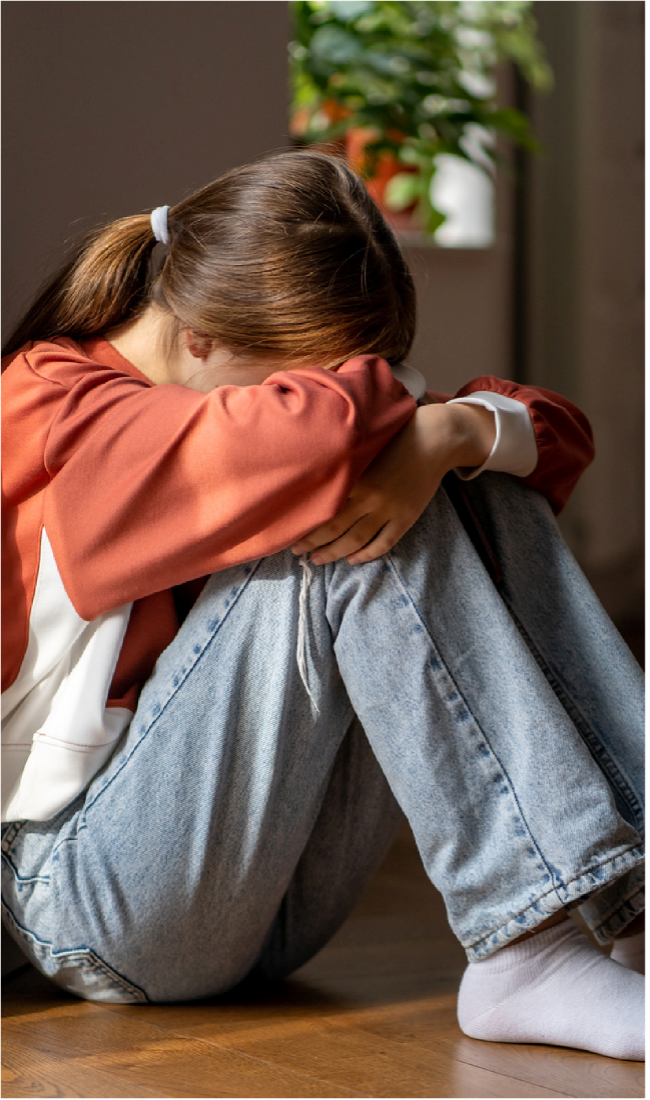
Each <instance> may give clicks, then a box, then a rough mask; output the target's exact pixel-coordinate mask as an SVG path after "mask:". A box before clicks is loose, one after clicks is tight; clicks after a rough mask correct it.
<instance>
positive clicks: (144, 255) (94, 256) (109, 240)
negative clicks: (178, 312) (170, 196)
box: [2, 214, 156, 356]
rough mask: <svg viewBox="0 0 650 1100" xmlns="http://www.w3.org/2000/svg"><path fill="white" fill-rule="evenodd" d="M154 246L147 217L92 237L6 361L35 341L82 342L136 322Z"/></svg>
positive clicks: (22, 324) (22, 328) (10, 346)
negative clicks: (64, 339) (65, 338)
mask: <svg viewBox="0 0 650 1100" xmlns="http://www.w3.org/2000/svg"><path fill="white" fill-rule="evenodd" d="M155 243H156V239H155V237H154V235H153V230H152V228H151V221H150V219H149V215H148V214H137V215H135V216H134V217H130V218H121V219H120V220H119V221H116V222H112V223H111V224H110V225H107V226H105V227H104V228H103V229H100V230H97V231H95V232H94V233H92V234H90V236H88V237H86V238H85V239H84V240H83V241H82V242H81V244H80V245H78V246H77V248H76V249H75V251H74V253H73V255H72V256H71V257H70V258H69V259H68V260H67V261H66V262H65V264H64V265H63V266H62V267H61V268H60V269H59V271H57V273H56V275H54V276H53V278H51V279H50V281H49V282H48V283H47V284H46V285H45V286H44V288H43V290H42V291H41V292H40V294H39V295H38V297H37V299H36V301H35V302H34V303H33V305H32V306H31V308H30V309H29V310H28V311H27V313H26V314H25V316H24V317H23V318H22V319H21V320H20V321H19V322H18V324H17V325H16V327H15V329H14V331H13V332H12V333H11V335H10V336H9V338H8V339H7V341H6V342H5V344H4V346H3V348H2V354H3V356H4V355H9V354H11V353H12V352H14V351H18V349H19V348H21V347H22V346H23V344H26V343H27V342H28V341H30V340H51V339H52V338H53V337H54V336H71V337H72V338H73V339H79V338H81V337H83V336H89V335H91V333H95V332H101V331H103V330H105V329H109V328H113V327H115V326H117V325H119V324H122V323H123V322H125V321H127V320H129V319H131V318H133V317H134V316H135V315H136V314H137V313H138V311H139V309H140V308H141V307H142V306H143V305H144V304H145V301H146V299H147V297H148V289H149V285H148V273H149V260H150V257H151V253H152V251H153V247H154V245H155Z"/></svg>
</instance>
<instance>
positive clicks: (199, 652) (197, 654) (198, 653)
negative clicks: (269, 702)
mask: <svg viewBox="0 0 650 1100" xmlns="http://www.w3.org/2000/svg"><path fill="white" fill-rule="evenodd" d="M259 564H260V562H259V561H256V562H254V563H252V565H251V566H250V572H249V573H248V574H247V575H246V577H245V579H244V580H243V582H242V584H241V586H240V588H239V590H238V592H237V595H236V596H235V597H234V598H233V600H232V601H231V603H229V604H228V606H227V607H226V608H225V609H224V614H223V616H222V618H221V619H220V620H219V622H218V625H217V623H216V622H212V623H211V624H210V627H209V629H211V628H214V629H213V632H212V633H211V634H210V637H209V638H208V639H207V640H206V641H205V643H204V644H203V645H202V646H196V645H195V646H194V650H193V655H194V659H193V660H190V662H189V664H188V665H187V667H186V668H185V669H184V670H183V673H182V674H181V675H180V676H179V677H178V678H177V679H176V681H175V682H174V683H173V685H172V691H171V692H170V694H169V696H168V698H167V699H166V700H165V703H164V704H163V705H162V706H161V707H159V708H158V709H157V710H156V712H155V713H152V714H151V715H150V718H149V720H148V723H147V725H146V726H145V727H144V728H143V729H142V731H141V733H140V736H139V737H138V740H137V741H136V742H135V744H134V745H132V746H131V750H130V752H129V754H128V756H125V757H124V759H123V760H122V762H121V764H120V766H119V767H118V768H117V769H116V770H115V772H114V773H113V775H111V777H110V779H108V780H107V781H106V783H105V784H104V786H103V787H102V788H101V790H99V791H97V793H96V795H95V797H94V798H93V799H92V800H88V801H86V803H85V805H84V807H83V810H82V814H84V815H85V813H86V811H87V810H89V809H90V808H91V807H92V806H94V804H95V802H97V800H98V799H99V798H101V796H102V795H103V794H104V792H105V791H107V790H108V789H109V787H110V786H111V784H112V783H113V782H114V781H115V779H117V777H118V775H119V774H120V772H121V771H122V770H123V768H125V767H126V765H127V763H128V762H129V761H130V759H131V757H132V756H133V755H134V753H135V752H136V751H137V750H138V748H139V747H140V745H141V744H142V742H143V741H144V739H145V737H146V736H147V735H148V734H149V733H150V732H151V730H152V728H153V726H154V725H155V723H156V722H157V721H158V719H159V718H160V717H161V716H162V715H163V714H164V713H165V711H166V709H167V707H168V706H169V705H170V703H171V701H172V699H173V698H174V697H175V696H176V695H177V693H178V692H179V690H180V689H181V687H182V686H183V684H184V683H185V681H186V680H187V678H188V676H189V675H190V673H191V671H192V669H193V668H194V667H195V665H196V664H197V663H198V661H199V659H200V658H201V657H202V656H203V654H204V652H205V650H206V649H207V647H208V646H209V645H211V643H212V642H213V641H214V639H215V637H216V636H217V634H218V633H219V631H220V630H221V628H222V626H223V624H224V623H225V621H226V619H227V618H228V616H229V615H230V613H231V611H232V609H233V607H234V606H235V604H236V603H237V602H238V600H239V598H240V596H241V594H242V592H243V591H244V589H245V588H246V587H247V586H248V583H249V581H250V580H251V579H252V577H253V576H254V575H255V571H256V569H257V568H258V566H259ZM79 827H80V828H83V822H81V823H80V826H79ZM66 839H68V838H66ZM61 843H63V841H61ZM59 847H60V844H57V845H55V847H54V848H53V850H52V854H54V852H55V851H57V850H58V848H59Z"/></svg>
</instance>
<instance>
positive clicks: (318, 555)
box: [291, 513, 417, 565]
mask: <svg viewBox="0 0 650 1100" xmlns="http://www.w3.org/2000/svg"><path fill="white" fill-rule="evenodd" d="M416 519H417V515H415V514H413V515H409V516H408V517H406V516H401V517H399V518H397V519H396V518H394V517H393V518H391V519H388V520H386V521H385V522H384V520H383V518H380V517H379V516H378V515H377V513H372V514H370V515H367V516H363V517H362V518H361V519H359V520H357V521H356V522H355V523H353V524H352V526H350V527H348V529H347V530H346V531H344V532H343V533H342V534H341V535H340V536H339V537H338V538H334V539H332V541H331V542H329V543H322V542H318V544H317V545H316V546H315V547H314V548H313V552H312V555H311V561H312V562H313V564H314V565H327V564H328V563H330V562H334V561H340V560H341V559H342V558H347V559H348V561H349V562H350V564H351V565H360V564H363V563H364V562H369V561H375V559H376V558H380V557H381V555H382V554H385V553H386V552H387V551H388V550H391V549H392V548H393V546H395V544H396V543H397V542H399V540H400V539H401V537H402V535H404V534H405V533H406V532H407V531H408V529H409V527H412V525H413V524H414V523H415V520H416ZM328 527H330V525H329V524H324V525H323V526H322V527H320V528H317V530H316V531H312V532H311V533H310V535H308V536H306V537H305V538H304V539H301V540H300V542H299V543H296V545H295V546H292V548H291V549H292V550H293V552H294V553H302V554H304V553H307V552H308V551H309V549H310V546H309V545H308V544H309V543H311V542H312V539H313V537H314V536H316V535H317V534H318V533H320V532H323V531H325V530H326V528H328ZM319 537H320V535H319ZM303 546H304V549H299V547H303Z"/></svg>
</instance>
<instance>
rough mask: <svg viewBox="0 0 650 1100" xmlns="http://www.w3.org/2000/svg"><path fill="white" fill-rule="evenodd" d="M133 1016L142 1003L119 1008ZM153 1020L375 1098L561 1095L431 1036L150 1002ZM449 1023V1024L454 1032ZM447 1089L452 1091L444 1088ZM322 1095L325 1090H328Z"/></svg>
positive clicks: (142, 1011)
mask: <svg viewBox="0 0 650 1100" xmlns="http://www.w3.org/2000/svg"><path fill="white" fill-rule="evenodd" d="M123 1011H124V1012H125V1014H126V1013H128V1014H131V1013H132V1012H133V1013H136V1014H137V1015H138V1016H139V1017H140V1018H142V1017H143V1014H145V1013H147V1012H148V1011H149V1010H148V1009H147V1007H144V1006H133V1009H131V1008H129V1009H127V1008H124V1009H123ZM152 1011H153V1019H155V1021H156V1023H157V1025H158V1026H159V1027H161V1028H163V1029H174V1031H176V1030H177V1029H178V1030H179V1031H180V1033H181V1034H186V1035H187V1034H191V1035H193V1036H197V1037H198V1036H200V1038H201V1039H202V1040H203V1041H208V1042H211V1043H214V1044H216V1045H218V1046H219V1047H222V1048H226V1049H230V1050H233V1051H237V1052H240V1053H247V1054H249V1055H252V1056H254V1057H256V1058H259V1059H261V1060H265V1061H266V1060H268V1061H273V1063H274V1064H276V1065H280V1066H282V1067H283V1068H285V1069H291V1070H293V1071H296V1072H299V1073H309V1072H312V1073H316V1074H317V1075H318V1077H319V1078H320V1079H321V1080H326V1081H327V1082H329V1085H330V1086H334V1087H338V1088H343V1087H346V1088H347V1089H348V1090H356V1091H365V1092H369V1093H370V1095H372V1096H376V1097H381V1096H404V1097H407V1096H456V1095H458V1096H522V1097H523V1096H564V1095H566V1093H565V1092H563V1091H557V1090H551V1089H548V1088H545V1087H543V1086H540V1085H539V1084H529V1083H527V1082H525V1081H522V1080H517V1081H512V1080H509V1079H508V1078H507V1077H504V1076H503V1075H502V1074H499V1073H498V1071H497V1072H495V1071H492V1070H489V1069H483V1068H480V1067H476V1066H473V1065H471V1064H465V1063H455V1061H454V1058H453V1050H452V1047H453V1044H450V1043H449V1042H445V1041H443V1040H441V1039H440V1038H439V1037H435V1038H432V1039H431V1042H430V1043H429V1044H428V1046H427V1047H425V1046H423V1045H417V1044H408V1043H404V1042H394V1041H393V1040H390V1039H388V1040H387V1039H386V1038H385V1037H380V1036H378V1035H376V1034H373V1033H372V1032H370V1031H366V1030H364V1029H362V1028H361V1027H354V1026H351V1025H350V1024H348V1023H343V1024H342V1023H341V1022H340V1021H339V1020H338V1019H336V1018H335V1019H323V1018H322V1017H319V1016H313V1015H312V1016H310V1017H308V1018H306V1017H304V1016H303V1017H302V1018H300V1017H296V1016H295V1015H294V1016H293V1017H292V1018H287V1017H285V1016H283V1015H281V1014H278V1013H277V1012H276V1013H273V1012H269V1013H267V1014H266V1015H265V1016H262V1015H261V1014H260V1013H259V1012H256V1013H255V1014H254V1017H251V1016H250V1015H249V1016H246V1015H245V1014H241V1013H237V1016H236V1019H235V1017H234V1015H233V1014H232V1012H230V1011H228V1012H226V1013H223V1012H220V1011H219V1006H216V1005H215V1006H214V1007H213V1011H210V1009H209V1008H208V1007H207V1006H202V1007H200V1008H199V1007H195V1006H186V1009H183V1010H181V1009H179V1008H178V1007H177V1006H161V1005H159V1006H152ZM456 1032H457V1028H456V1029H454V1035H455V1034H456ZM452 1088H456V1089H460V1090H461V1091H460V1092H453V1091H450V1090H451V1089H452ZM328 1095H330V1092H328Z"/></svg>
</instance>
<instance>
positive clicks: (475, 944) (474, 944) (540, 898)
mask: <svg viewBox="0 0 650 1100" xmlns="http://www.w3.org/2000/svg"><path fill="white" fill-rule="evenodd" d="M634 852H639V854H641V849H640V848H639V846H638V845H635V846H634V847H633V848H626V849H625V850H624V851H623V852H620V853H619V854H618V855H616V856H610V857H609V858H608V859H606V860H603V861H602V863H595V864H592V865H591V867H588V868H587V869H586V870H584V871H582V872H581V873H580V874H579V875H575V876H574V877H573V878H571V879H569V881H568V882H567V883H566V884H565V886H564V887H562V888H563V889H565V890H568V889H569V888H570V887H571V886H572V885H573V884H574V883H576V882H580V880H581V879H583V878H586V876H587V875H593V874H595V873H596V872H597V871H599V870H601V868H603V867H607V866H608V864H611V863H614V862H615V861H616V860H618V859H624V858H625V857H626V856H629V855H630V854H633V853H634ZM640 862H641V861H636V862H634V863H631V864H630V866H629V867H626V868H625V870H623V871H622V872H621V874H620V875H618V876H617V877H618V878H622V877H623V875H624V874H626V872H627V871H631V870H633V868H634V867H638V866H639V863H640ZM612 881H615V880H612ZM591 890H593V886H592V887H591ZM591 890H590V892H591ZM556 892H557V891H556V890H547V891H546V892H545V893H543V894H540V895H539V896H538V897H537V898H536V899H535V901H534V902H531V904H530V905H527V906H526V908H525V909H522V910H520V912H518V913H515V914H513V916H512V917H509V918H508V920H507V921H506V923H505V925H501V926H500V927H499V928H495V929H493V930H492V931H491V932H488V933H487V935H485V936H481V938H480V939H478V940H474V941H473V942H472V943H469V944H467V945H466V950H473V949H474V948H476V947H480V946H481V944H484V943H487V942H488V940H490V939H492V938H493V937H494V936H495V935H498V933H499V932H500V931H501V930H502V929H503V928H505V927H507V926H508V925H509V924H511V923H512V922H513V921H515V920H517V918H518V917H520V916H522V914H523V913H527V912H529V911H530V910H531V909H535V907H536V906H537V905H539V903H540V902H541V901H544V899H545V898H547V897H549V895H550V894H553V893H556ZM638 892H639V891H635V894H634V895H633V897H634V896H636V894H637V893H638ZM559 900H560V901H561V900H562V899H561V898H560V899H559ZM583 900H584V899H583ZM620 905H621V902H620V901H619V903H618V905H617V906H616V907H615V909H616V908H620ZM610 916H611V914H610ZM603 923H604V922H603ZM599 927H600V925H599ZM524 931H526V929H524ZM519 934H521V933H519ZM464 946H465V945H464Z"/></svg>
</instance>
